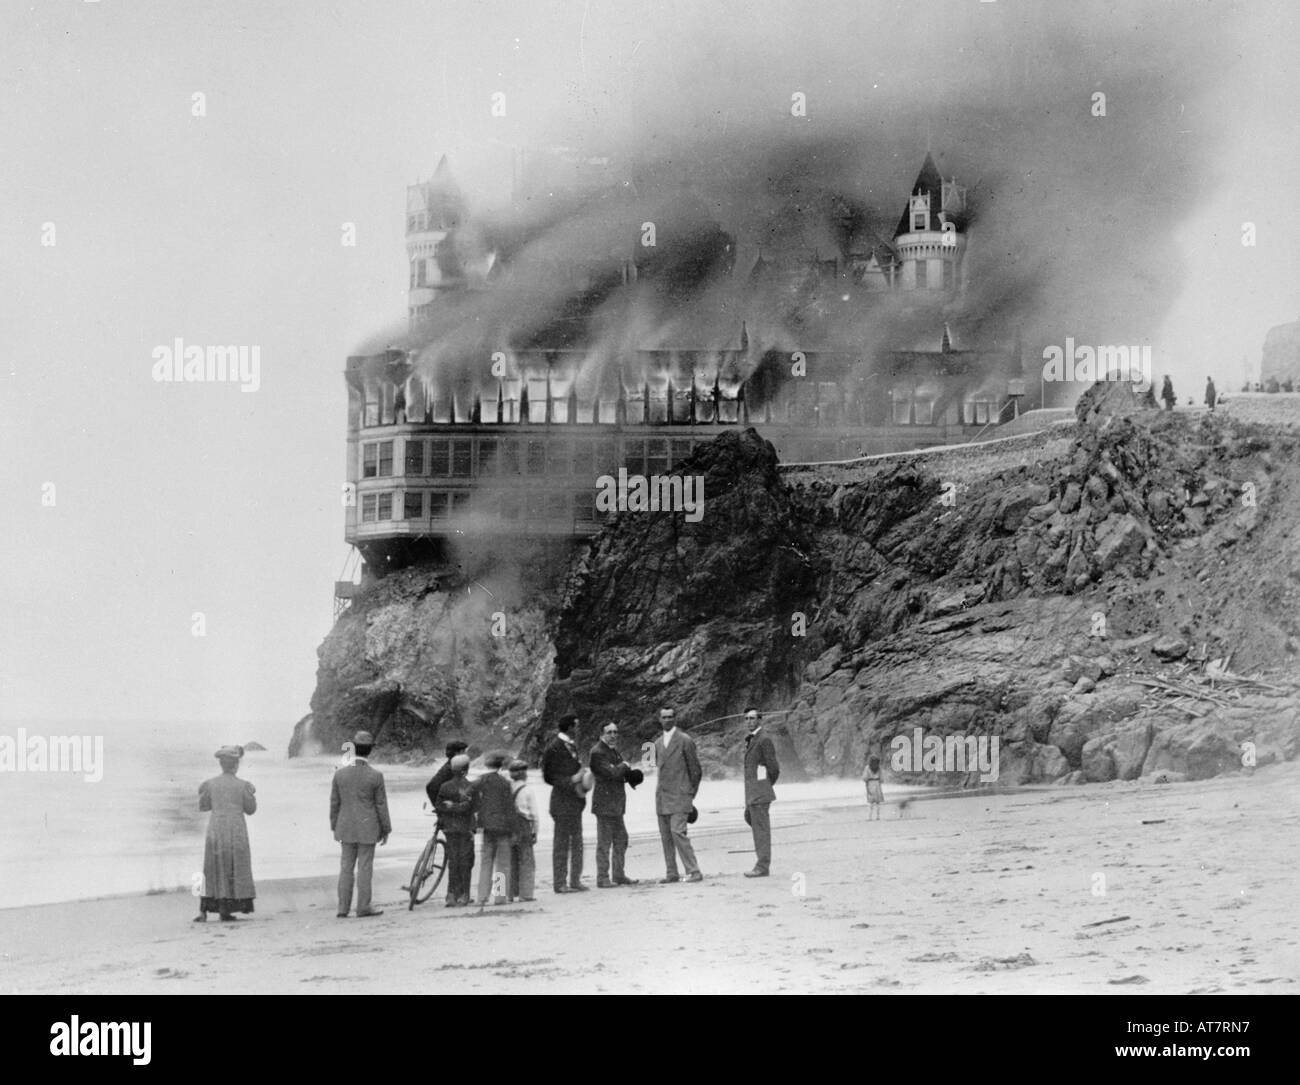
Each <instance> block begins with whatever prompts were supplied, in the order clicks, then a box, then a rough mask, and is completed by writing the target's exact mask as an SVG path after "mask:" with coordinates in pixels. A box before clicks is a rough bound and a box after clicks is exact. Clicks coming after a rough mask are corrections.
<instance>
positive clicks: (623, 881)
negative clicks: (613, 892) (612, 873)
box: [614, 878, 641, 885]
mask: <svg viewBox="0 0 1300 1085" xmlns="http://www.w3.org/2000/svg"><path fill="white" fill-rule="evenodd" d="M614 884H615V885H640V884H641V882H640V881H639V880H637V879H636V878H615V879H614Z"/></svg>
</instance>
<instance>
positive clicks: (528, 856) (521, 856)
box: [509, 841, 537, 900]
mask: <svg viewBox="0 0 1300 1085" xmlns="http://www.w3.org/2000/svg"><path fill="white" fill-rule="evenodd" d="M536 893H537V857H536V856H535V855H534V854H533V844H532V841H525V842H523V843H516V844H514V845H513V846H512V847H511V849H510V894H509V895H510V897H511V898H517V897H522V898H524V899H526V900H531V899H532V898H533V897H534V896H535V895H536Z"/></svg>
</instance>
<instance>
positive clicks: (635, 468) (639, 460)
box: [623, 440, 645, 475]
mask: <svg viewBox="0 0 1300 1085" xmlns="http://www.w3.org/2000/svg"><path fill="white" fill-rule="evenodd" d="M623 466H624V467H626V468H627V473H628V474H629V475H644V474H645V441H640V440H629V441H624V442H623Z"/></svg>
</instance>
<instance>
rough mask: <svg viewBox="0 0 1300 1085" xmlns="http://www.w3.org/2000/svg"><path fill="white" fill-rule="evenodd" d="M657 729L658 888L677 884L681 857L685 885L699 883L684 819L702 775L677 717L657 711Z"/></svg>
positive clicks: (690, 740) (691, 741) (669, 711)
mask: <svg viewBox="0 0 1300 1085" xmlns="http://www.w3.org/2000/svg"><path fill="white" fill-rule="evenodd" d="M659 726H660V727H662V728H663V734H662V735H660V736H659V737H658V738H657V739H656V740H655V764H656V765H657V766H658V776H659V779H658V782H657V783H656V785H655V813H656V814H658V815H659V838H660V839H661V840H662V841H663V845H664V865H665V866H666V867H667V868H668V874H667V877H665V878H662V879H660V884H661V885H666V884H668V883H670V882H677V881H681V878H680V877H679V875H678V873H677V856H679V855H680V856H681V859H682V865H683V866H684V867H685V868H686V880H687V881H688V882H702V881H704V875H703V874H701V873H700V867H699V864H698V863H697V862H696V861H695V849H694V848H693V847H691V842H690V841H689V840H688V839H687V838H686V825H687V820H686V819H687V817H689V815H690V812H691V810H692V809H693V808H694V805H695V793H696V792H697V791H699V790H700V780H701V778H702V777H703V775H704V774H703V772H702V771H701V770H700V759H699V756H698V755H697V754H696V752H695V740H694V739H693V738H691V736H690V735H688V734H686V732H684V731H681V730H678V728H677V714H676V713H675V712H674V711H673V710H672V709H671V708H661V709H660V710H659Z"/></svg>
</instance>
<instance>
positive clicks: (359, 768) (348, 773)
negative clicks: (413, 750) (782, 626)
mask: <svg viewBox="0 0 1300 1085" xmlns="http://www.w3.org/2000/svg"><path fill="white" fill-rule="evenodd" d="M352 743H353V746H354V752H355V758H354V760H353V762H352V764H350V765H344V766H343V767H342V768H340V769H338V770H337V771H336V772H335V773H334V783H333V784H332V786H331V787H330V829H332V830H333V832H334V839H335V840H337V841H338V842H339V843H340V844H342V845H343V853H342V856H341V859H340V863H339V910H338V917H339V918H340V919H346V918H347V915H348V912H349V910H351V908H352V884H353V869H354V868H355V869H356V886H357V916H358V917H362V916H372V915H383V909H382V908H372V907H370V882H371V876H372V874H373V873H374V869H375V844H376V842H378V843H380V844H387V843H388V834H389V833H391V832H392V831H393V823H392V821H391V820H390V819H389V816H388V796H387V794H386V793H385V791H384V774H383V773H382V772H379V771H378V770H377V769H373V768H371V767H370V764H369V763H368V762H367V761H366V758H367V757H369V756H370V750H371V748H372V747H373V746H374V744H375V739H374V736H373V735H371V734H370V732H369V731H358V732H357V733H356V735H354V736H353V739H352Z"/></svg>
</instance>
